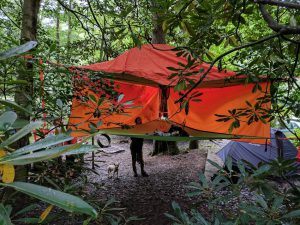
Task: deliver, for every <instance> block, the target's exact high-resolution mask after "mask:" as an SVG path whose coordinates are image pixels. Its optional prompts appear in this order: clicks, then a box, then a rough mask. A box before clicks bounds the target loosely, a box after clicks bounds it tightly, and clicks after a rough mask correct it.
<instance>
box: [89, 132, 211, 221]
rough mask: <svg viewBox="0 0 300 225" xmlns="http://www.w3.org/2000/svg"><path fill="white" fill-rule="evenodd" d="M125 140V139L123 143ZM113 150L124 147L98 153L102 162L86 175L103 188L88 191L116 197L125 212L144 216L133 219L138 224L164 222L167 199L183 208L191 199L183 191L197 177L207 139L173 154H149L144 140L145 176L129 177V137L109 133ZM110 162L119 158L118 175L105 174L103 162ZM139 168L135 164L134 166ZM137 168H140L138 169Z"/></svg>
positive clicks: (102, 198)
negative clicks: (197, 147)
mask: <svg viewBox="0 0 300 225" xmlns="http://www.w3.org/2000/svg"><path fill="white" fill-rule="evenodd" d="M124 142H127V143H124ZM112 146H113V150H116V149H120V150H122V149H124V150H126V151H124V152H122V153H119V154H113V155H108V154H101V155H98V156H97V157H96V160H103V161H105V162H102V163H98V165H99V167H97V168H96V170H97V172H98V173H99V174H100V175H99V176H98V175H93V174H91V175H89V177H90V179H91V181H92V182H98V183H101V184H103V186H104V189H98V190H97V189H95V190H93V191H92V193H93V194H92V195H93V196H92V198H93V199H95V200H97V201H99V202H104V201H106V200H108V199H110V198H112V197H114V198H115V199H116V200H118V201H120V206H121V207H125V208H126V209H127V210H126V213H125V214H126V215H125V216H127V217H128V216H133V215H134V216H138V217H142V218H145V219H144V220H142V221H139V222H136V223H135V224H139V225H161V224H163V225H165V224H170V221H169V220H167V218H166V217H165V216H164V213H165V212H168V211H169V212H170V209H171V202H172V201H176V202H178V203H179V204H180V205H181V206H182V207H183V208H185V206H187V205H188V204H189V205H190V204H192V201H191V200H190V199H189V198H188V197H187V196H186V195H185V194H186V191H187V190H186V189H185V187H184V186H185V185H187V184H188V183H189V182H191V181H195V180H197V174H198V172H199V171H203V169H204V166H205V160H206V155H207V149H208V148H210V144H209V142H201V148H200V149H197V150H190V151H188V152H186V153H182V154H180V155H176V156H167V155H161V156H155V157H151V156H149V152H150V151H151V150H152V143H151V142H150V141H147V142H145V143H144V148H143V149H144V161H145V170H146V171H147V173H148V174H149V177H146V178H144V177H141V176H139V177H133V172H132V169H131V156H130V151H129V139H127V138H121V137H118V138H117V137H113V143H112ZM179 147H180V149H181V150H184V149H187V147H188V145H187V143H179ZM107 150H109V149H107ZM114 162H120V169H119V179H108V178H107V171H106V170H107V166H108V165H109V164H112V163H114ZM138 169H139V167H138ZM138 172H140V171H139V170H138Z"/></svg>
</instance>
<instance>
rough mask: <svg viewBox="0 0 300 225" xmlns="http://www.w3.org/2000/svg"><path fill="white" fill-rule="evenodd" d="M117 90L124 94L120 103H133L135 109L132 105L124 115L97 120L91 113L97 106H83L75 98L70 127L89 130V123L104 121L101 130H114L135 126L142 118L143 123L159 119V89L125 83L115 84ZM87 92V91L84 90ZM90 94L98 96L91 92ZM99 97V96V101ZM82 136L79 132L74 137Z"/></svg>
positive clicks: (101, 108) (126, 108)
mask: <svg viewBox="0 0 300 225" xmlns="http://www.w3.org/2000/svg"><path fill="white" fill-rule="evenodd" d="M114 85H115V87H118V88H116V90H117V91H118V92H119V93H123V94H124V98H123V99H122V101H121V102H120V103H121V104H122V103H125V102H128V101H133V103H134V106H135V108H132V107H131V106H132V104H130V105H128V107H126V106H125V112H124V113H123V114H118V115H111V116H106V115H105V114H103V115H102V116H100V117H99V118H95V117H94V116H92V114H91V113H93V112H94V111H95V109H96V108H97V104H96V103H94V102H92V101H88V102H86V103H84V104H82V102H81V100H78V99H77V98H73V102H72V111H71V115H70V119H69V127H72V129H73V130H75V126H76V128H77V130H89V129H90V128H89V126H88V125H89V122H93V123H97V122H98V121H100V120H101V121H102V122H103V125H102V126H101V128H102V129H103V128H113V127H120V126H121V125H134V120H135V118H136V117H141V118H142V119H143V123H147V122H149V121H153V120H156V119H158V114H159V101H160V98H159V89H158V88H155V87H149V86H144V85H137V84H128V83H124V82H117V81H116V82H115V84H114ZM84 91H85V90H84ZM87 91H88V92H89V94H92V95H96V96H97V94H96V93H93V92H91V91H89V90H87ZM98 98H99V95H98V96H97V99H98ZM107 107H109V103H108V102H104V104H103V105H101V106H100V107H99V109H100V110H101V111H103V110H104V111H105V108H107ZM80 135H82V133H81V132H77V134H74V136H80Z"/></svg>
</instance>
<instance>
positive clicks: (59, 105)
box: [56, 99, 63, 109]
mask: <svg viewBox="0 0 300 225" xmlns="http://www.w3.org/2000/svg"><path fill="white" fill-rule="evenodd" d="M56 105H57V106H58V108H60V109H62V108H63V102H62V100H61V99H57V100H56Z"/></svg>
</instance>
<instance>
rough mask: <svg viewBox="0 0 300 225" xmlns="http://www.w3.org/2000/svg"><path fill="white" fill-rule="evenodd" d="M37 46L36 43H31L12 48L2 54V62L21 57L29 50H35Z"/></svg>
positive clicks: (0, 55) (0, 56) (0, 54)
mask: <svg viewBox="0 0 300 225" xmlns="http://www.w3.org/2000/svg"><path fill="white" fill-rule="evenodd" d="M36 45H37V42H36V41H29V42H26V43H25V44H23V45H20V46H18V47H16V48H11V49H9V50H8V51H5V52H1V53H0V60H4V59H7V58H10V57H13V56H17V55H20V54H22V53H24V52H28V51H29V50H31V49H33V48H34V47H35V46H36Z"/></svg>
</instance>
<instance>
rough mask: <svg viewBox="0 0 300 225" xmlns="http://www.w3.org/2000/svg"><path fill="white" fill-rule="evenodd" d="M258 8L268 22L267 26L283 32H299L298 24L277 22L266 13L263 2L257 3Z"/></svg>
mask: <svg viewBox="0 0 300 225" xmlns="http://www.w3.org/2000/svg"><path fill="white" fill-rule="evenodd" d="M259 10H260V12H261V14H262V16H263V18H264V20H265V21H266V22H267V23H268V26H269V27H270V28H271V29H272V30H273V31H275V32H277V33H281V34H282V35H284V34H300V26H288V25H282V24H279V23H277V22H276V21H275V20H274V19H273V17H272V16H271V15H270V14H269V13H268V11H267V10H266V9H265V6H264V5H263V4H259Z"/></svg>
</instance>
